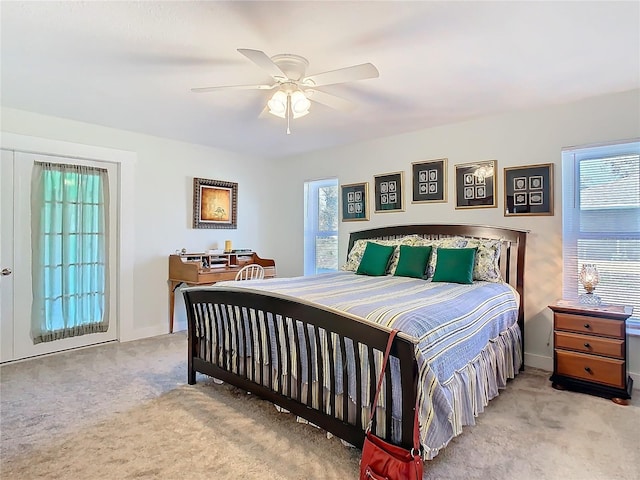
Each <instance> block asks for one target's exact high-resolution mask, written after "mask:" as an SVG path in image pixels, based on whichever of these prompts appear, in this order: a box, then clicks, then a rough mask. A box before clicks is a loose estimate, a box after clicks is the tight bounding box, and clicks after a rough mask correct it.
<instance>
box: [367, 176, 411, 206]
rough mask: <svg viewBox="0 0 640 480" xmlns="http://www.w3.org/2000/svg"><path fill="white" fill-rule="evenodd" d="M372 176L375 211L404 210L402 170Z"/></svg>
mask: <svg viewBox="0 0 640 480" xmlns="http://www.w3.org/2000/svg"><path fill="white" fill-rule="evenodd" d="M373 178H374V186H375V211H376V213H384V212H402V211H404V203H403V201H402V196H403V191H402V189H403V185H402V183H403V180H404V172H394V173H385V174H383V175H376V176H375V177H373Z"/></svg>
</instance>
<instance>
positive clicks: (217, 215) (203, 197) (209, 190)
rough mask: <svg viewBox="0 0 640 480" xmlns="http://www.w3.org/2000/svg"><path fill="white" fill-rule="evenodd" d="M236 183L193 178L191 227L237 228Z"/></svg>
mask: <svg viewBox="0 0 640 480" xmlns="http://www.w3.org/2000/svg"><path fill="white" fill-rule="evenodd" d="M237 227H238V184H237V183H234V182H225V181H222V180H208V179H206V178H194V179H193V228H237Z"/></svg>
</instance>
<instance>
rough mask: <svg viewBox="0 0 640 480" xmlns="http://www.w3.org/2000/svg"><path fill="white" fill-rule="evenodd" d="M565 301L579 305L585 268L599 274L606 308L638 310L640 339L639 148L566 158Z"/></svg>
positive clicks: (632, 322) (627, 145) (569, 153)
mask: <svg viewBox="0 0 640 480" xmlns="http://www.w3.org/2000/svg"><path fill="white" fill-rule="evenodd" d="M562 193H563V195H562V206H563V210H562V232H563V259H564V276H563V295H564V298H567V299H575V298H577V296H578V294H579V293H581V290H582V286H581V285H580V284H579V281H578V276H579V272H580V269H581V268H582V265H583V264H584V263H594V264H595V265H596V266H597V268H598V272H599V274H600V283H599V284H598V286H597V287H596V292H595V293H596V294H598V295H599V296H600V297H601V298H602V301H603V303H608V304H624V305H632V306H633V307H634V312H633V316H632V317H631V318H630V319H629V322H628V326H629V327H630V329H633V330H635V329H638V333H639V334H640V142H637V141H633V142H620V143H616V144H611V145H603V146H597V147H585V148H573V149H567V150H565V151H564V152H563V153H562Z"/></svg>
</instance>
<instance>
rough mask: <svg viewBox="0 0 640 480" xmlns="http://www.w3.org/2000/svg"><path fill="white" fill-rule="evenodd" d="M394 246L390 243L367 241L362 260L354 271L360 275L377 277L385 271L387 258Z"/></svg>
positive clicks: (389, 256)
mask: <svg viewBox="0 0 640 480" xmlns="http://www.w3.org/2000/svg"><path fill="white" fill-rule="evenodd" d="M395 248H396V247H394V246H391V245H380V244H378V243H373V242H367V247H366V248H365V249H364V254H363V255H362V260H361V261H360V265H358V270H356V273H358V274H360V275H371V276H375V277H379V276H381V275H385V274H386V273H387V264H388V263H389V258H391V254H393V251H394V250H395Z"/></svg>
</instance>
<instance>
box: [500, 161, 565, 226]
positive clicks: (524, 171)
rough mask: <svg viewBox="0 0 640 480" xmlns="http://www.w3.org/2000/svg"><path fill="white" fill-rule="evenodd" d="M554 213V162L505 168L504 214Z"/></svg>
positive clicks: (540, 214) (538, 214)
mask: <svg viewBox="0 0 640 480" xmlns="http://www.w3.org/2000/svg"><path fill="white" fill-rule="evenodd" d="M544 215H553V163H541V164H539V165H524V166H522V167H509V168H505V169H504V216H505V217H517V216H544Z"/></svg>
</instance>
